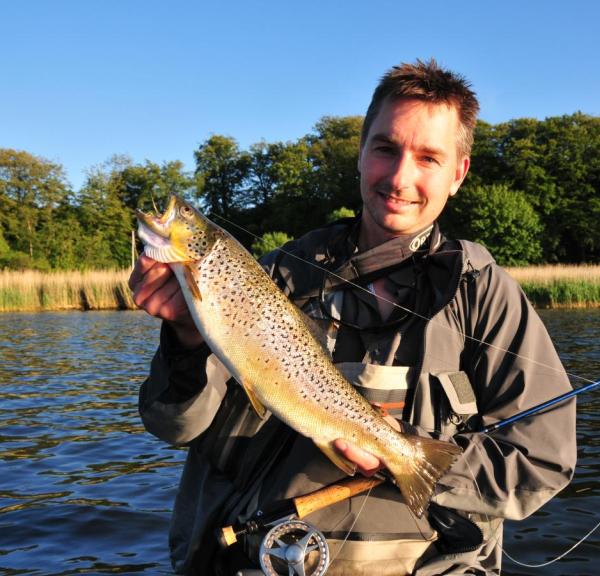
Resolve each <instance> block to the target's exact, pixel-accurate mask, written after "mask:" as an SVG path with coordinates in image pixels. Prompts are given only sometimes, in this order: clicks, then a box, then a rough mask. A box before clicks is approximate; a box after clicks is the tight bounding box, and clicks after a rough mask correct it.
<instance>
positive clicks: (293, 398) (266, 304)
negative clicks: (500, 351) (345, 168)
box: [138, 197, 460, 516]
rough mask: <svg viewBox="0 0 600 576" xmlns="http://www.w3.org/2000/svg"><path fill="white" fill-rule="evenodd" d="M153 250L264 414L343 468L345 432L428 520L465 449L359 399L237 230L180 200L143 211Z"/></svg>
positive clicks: (143, 233) (348, 467)
mask: <svg viewBox="0 0 600 576" xmlns="http://www.w3.org/2000/svg"><path fill="white" fill-rule="evenodd" d="M138 219H139V222H140V227H139V235H140V238H141V239H142V241H143V242H144V243H145V253H146V254H147V255H148V256H149V257H151V258H153V259H155V260H158V261H162V262H168V263H169V264H170V266H171V268H172V269H173V272H174V273H175V275H176V277H177V279H178V281H179V283H180V285H181V288H182V291H183V294H184V296H185V299H186V302H187V304H188V307H189V309H190V312H191V314H192V317H193V318H194V321H195V323H196V326H197V327H198V330H199V331H200V333H201V334H202V336H203V338H204V339H205V340H206V342H207V343H208V345H209V346H210V348H211V350H212V351H213V353H214V354H215V355H216V356H217V357H218V358H219V360H221V362H222V363H223V364H224V365H225V366H226V368H227V369H228V370H229V371H230V373H231V374H232V376H233V377H234V378H235V379H236V380H237V381H238V382H239V383H240V384H241V385H242V386H243V387H244V388H245V390H246V392H247V394H248V398H249V399H250V402H251V403H252V405H253V406H254V408H255V409H256V410H257V412H258V413H259V414H260V415H261V416H264V414H265V413H266V410H270V411H271V412H272V413H273V414H274V415H275V416H277V417H278V418H279V419H281V420H283V421H284V422H286V423H287V424H288V425H289V426H291V427H292V428H293V429H295V430H296V431H297V432H299V433H300V434H303V435H304V436H307V437H310V438H312V440H313V441H314V442H315V444H316V445H317V446H318V447H319V448H320V449H321V450H322V451H323V452H324V453H325V454H326V455H327V456H328V457H329V458H330V460H331V461H332V462H334V463H335V464H336V465H337V466H339V467H340V468H341V469H342V470H344V471H345V472H346V473H348V474H353V473H354V472H355V466H354V465H353V464H352V463H351V462H349V461H347V460H346V459H345V458H344V457H343V456H341V455H340V454H339V453H338V452H337V451H336V450H335V449H334V448H333V441H334V440H335V439H337V438H342V439H344V440H346V441H348V442H351V443H354V444H356V445H358V446H360V447H361V448H363V449H364V450H366V451H368V452H370V453H372V454H374V455H375V456H377V457H378V458H380V459H381V460H382V461H383V462H384V463H385V465H386V467H387V468H388V469H389V470H390V472H391V473H392V475H393V476H394V478H395V480H396V483H397V485H398V487H399V488H400V490H401V492H402V494H403V496H404V498H405V500H406V502H407V504H408V505H409V507H410V508H411V509H412V510H413V512H414V513H415V514H417V515H418V516H421V515H422V513H423V511H424V509H425V507H426V506H427V503H428V501H429V499H430V497H431V493H432V491H433V488H434V486H435V483H436V482H437V480H438V479H439V478H440V476H441V475H442V474H443V473H444V472H445V471H446V470H447V469H448V468H449V467H450V465H451V464H452V462H453V461H454V459H455V458H456V456H457V454H458V453H459V452H460V449H459V448H458V447H457V446H455V445H453V444H450V443H447V442H440V441H438V440H433V439H429V438H422V437H417V436H409V435H404V434H401V433H399V432H398V431H397V430H395V429H394V428H393V427H392V426H391V425H390V424H389V423H388V422H386V421H385V420H384V419H383V418H382V417H381V415H380V414H379V413H378V412H377V411H376V410H375V409H374V408H373V407H372V406H371V405H370V404H369V403H368V402H367V400H365V399H364V398H363V396H361V395H360V394H359V393H358V392H357V391H356V390H355V389H354V387H353V386H352V385H351V384H350V383H349V382H348V381H347V380H346V379H345V378H344V377H343V376H342V374H341V373H340V372H339V370H338V369H337V368H336V367H335V366H334V365H333V363H332V362H331V360H330V358H329V355H328V353H327V352H326V351H325V350H324V348H323V347H322V346H321V344H320V343H319V342H318V341H317V340H316V339H315V338H314V336H313V335H312V333H311V331H310V329H309V328H308V326H307V325H306V322H305V320H304V318H303V314H302V312H301V311H300V310H299V309H298V308H297V307H296V306H295V305H294V304H292V303H291V302H290V301H289V300H288V298H287V297H286V296H285V295H284V294H283V292H281V291H280V290H279V289H278V288H277V286H276V285H275V284H274V282H273V281H272V280H271V278H270V277H269V276H268V275H267V274H266V273H265V272H264V270H263V269H262V268H261V267H260V265H259V264H258V263H257V262H256V260H255V259H254V258H253V257H252V255H251V254H249V253H248V252H247V251H246V249H245V248H244V247H243V246H242V245H241V244H239V243H238V242H237V240H235V239H234V238H233V237H232V236H231V235H229V234H228V233H227V232H225V231H224V230H222V229H221V228H219V227H218V226H216V225H215V224H214V223H212V222H211V221H210V220H208V219H207V218H206V217H204V216H203V215H202V214H201V213H200V212H198V211H196V210H195V209H194V208H192V207H191V206H189V205H188V204H187V203H185V202H184V201H182V200H180V199H178V198H175V197H172V198H171V200H170V202H169V205H168V207H167V209H166V211H165V213H164V214H163V215H162V216H161V217H156V216H150V215H146V214H143V213H138Z"/></svg>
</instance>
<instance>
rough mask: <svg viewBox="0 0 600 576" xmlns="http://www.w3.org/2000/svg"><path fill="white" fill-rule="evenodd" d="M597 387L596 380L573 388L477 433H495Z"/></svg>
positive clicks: (599, 383) (597, 382)
mask: <svg viewBox="0 0 600 576" xmlns="http://www.w3.org/2000/svg"><path fill="white" fill-rule="evenodd" d="M598 386H600V380H597V381H596V382H592V383H591V384H588V385H587V386H581V387H580V388H575V390H571V391H570V392H565V393H564V394H561V395H560V396H556V397H555V398H552V399H551V400H546V402H542V403H541V404H538V405H537V406H534V407H533V408H528V409H527V410H523V411H522V412H519V413H518V414H515V415H514V416H510V417H509V418H505V419H504V420H500V421H499V422H496V423H495V424H490V425H489V426H485V427H484V428H482V429H481V430H478V432H481V433H482V434H489V433H490V432H495V431H496V430H499V429H500V428H504V426H508V425H509V424H512V423H513V422H517V421H518V420H522V419H523V418H527V416H531V415H533V414H537V413H538V412H540V411H542V410H544V409H545V408H549V407H550V406H554V405H555V404H560V403H561V402H564V401H565V400H568V399H569V398H572V397H574V396H577V395H579V394H583V393H584V392H589V391H590V390H593V389H594V388H597V387H598Z"/></svg>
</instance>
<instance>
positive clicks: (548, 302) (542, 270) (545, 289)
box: [508, 264, 600, 308]
mask: <svg viewBox="0 0 600 576" xmlns="http://www.w3.org/2000/svg"><path fill="white" fill-rule="evenodd" d="M508 272H509V274H510V275H511V276H512V277H513V278H514V279H515V280H517V282H519V284H521V287H522V288H523V291H524V292H525V294H527V297H528V298H529V300H531V302H532V303H533V304H534V305H535V306H537V307H538V308H588V307H600V266H598V265H581V266H573V265H561V264H557V265H545V266H527V267H523V268H508Z"/></svg>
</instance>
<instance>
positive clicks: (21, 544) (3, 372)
mask: <svg viewBox="0 0 600 576" xmlns="http://www.w3.org/2000/svg"><path fill="white" fill-rule="evenodd" d="M542 316H543V318H544V321H545V322H546V324H547V326H548V328H549V330H550V332H551V334H552V336H553V338H554V340H555V342H556V345H557V348H558V350H559V352H560V354H561V357H562V358H563V361H564V362H565V364H566V366H567V369H568V370H569V371H570V372H573V373H575V374H578V375H580V376H583V377H585V378H589V379H598V378H600V349H598V347H597V337H598V334H600V311H568V312H559V311H548V312H542ZM158 329H159V326H158V322H157V321H155V320H153V319H151V318H149V317H148V316H146V315H145V314H143V313H139V312H94V313H91V312H88V313H77V312H69V313H44V314H24V313H23V314H3V315H0V333H1V334H2V335H3V338H2V342H1V343H0V574H6V575H9V574H44V575H50V574H51V575H59V574H60V575H66V574H103V573H120V574H135V573H140V572H144V573H145V574H148V575H154V574H170V573H171V570H170V563H169V560H168V555H167V531H168V522H169V514H170V510H171V507H172V503H173V498H174V496H175V491H176V488H177V482H178V479H179V475H180V472H181V465H182V462H183V459H184V457H185V453H184V451H182V450H177V449H173V448H170V447H168V446H166V445H165V444H163V443H161V442H160V441H158V440H156V439H154V438H153V437H152V436H151V435H150V434H147V433H146V432H145V431H144V430H143V428H142V426H141V424H140V421H139V417H138V414H137V391H138V388H139V384H140V382H141V379H142V378H143V375H144V374H145V373H146V372H147V369H148V365H149V361H150V358H151V356H152V354H153V352H154V349H155V346H156V343H157V341H158ZM582 383H583V382H580V381H577V380H574V384H575V385H581V384H582ZM599 398H600V390H598V391H595V392H594V393H592V394H589V395H588V397H587V398H582V399H581V400H580V401H579V419H578V437H579V463H578V468H577V473H576V477H575V479H574V481H573V483H572V484H571V485H570V486H569V487H568V488H567V489H566V490H565V491H564V492H563V493H562V494H561V495H560V496H559V497H558V498H556V499H554V500H553V501H552V502H551V503H549V504H548V505H547V506H545V507H544V508H543V509H542V510H541V511H540V512H538V513H537V514H536V515H534V516H533V517H532V518H529V519H527V520H525V521H523V522H518V523H517V522H512V523H508V526H507V530H506V536H505V546H506V549H507V550H508V552H509V553H510V554H511V555H513V556H514V557H516V558H518V559H519V560H521V561H525V562H529V563H539V562H543V561H545V560H548V559H550V558H552V557H554V556H556V555H558V554H560V553H561V552H563V551H564V550H566V549H567V548H568V547H569V546H571V545H572V544H573V543H574V542H575V541H576V540H577V539H578V538H579V537H581V536H583V535H584V534H585V533H586V532H587V531H588V530H590V529H591V528H592V527H593V526H594V525H595V524H596V523H597V522H598V521H600V448H599V447H598V442H597V441H595V440H594V439H595V438H597V437H598V433H599V432H600V416H599V415H597V412H598V407H599V405H598V399H599ZM599 560H600V530H599V531H598V532H596V533H595V534H594V535H593V536H592V537H591V538H590V539H589V540H588V541H587V542H586V543H584V544H583V545H581V546H580V547H579V548H578V549H577V550H576V551H574V552H573V553H572V554H570V555H569V556H568V557H567V558H565V559H564V560H562V561H560V562H558V563H556V564H554V565H552V566H550V567H547V568H543V569H538V570H534V569H526V568H522V567H520V566H517V565H515V564H513V563H512V562H511V561H509V560H507V559H505V560H504V567H505V568H504V571H503V573H504V574H506V575H508V576H523V575H528V574H536V575H540V574H544V575H555V576H559V575H561V576H563V575H564V576H568V575H573V576H575V575H576V576H584V575H592V574H597V572H598V569H597V567H596V565H597V563H598V561H599Z"/></svg>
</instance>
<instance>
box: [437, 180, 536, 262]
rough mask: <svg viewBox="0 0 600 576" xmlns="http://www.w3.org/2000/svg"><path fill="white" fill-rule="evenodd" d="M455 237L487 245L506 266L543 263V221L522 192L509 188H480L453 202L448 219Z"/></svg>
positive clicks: (447, 224)
mask: <svg viewBox="0 0 600 576" xmlns="http://www.w3.org/2000/svg"><path fill="white" fill-rule="evenodd" d="M444 218H445V222H446V226H445V228H446V229H448V230H450V231H451V235H452V236H455V237H460V238H468V239H470V240H473V241H475V242H480V243H482V244H483V245H485V246H486V247H487V248H488V249H489V251H490V252H491V253H492V255H493V256H494V258H495V259H496V261H497V262H498V263H499V264H501V265H503V266H522V265H525V264H531V263H536V262H539V261H540V259H541V255H542V249H541V244H540V240H539V237H540V233H541V231H542V227H541V225H540V222H539V217H538V215H537V214H536V212H535V211H534V210H533V208H532V206H531V204H529V202H528V201H527V199H526V198H525V195H524V194H523V193H522V192H517V191H514V190H510V189H509V188H508V187H507V186H506V185H504V184H499V185H492V186H476V187H470V188H467V189H465V190H462V191H460V192H459V193H458V194H457V195H456V196H455V197H454V198H452V199H451V202H450V203H449V205H448V207H447V212H446V214H445V216H444Z"/></svg>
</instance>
